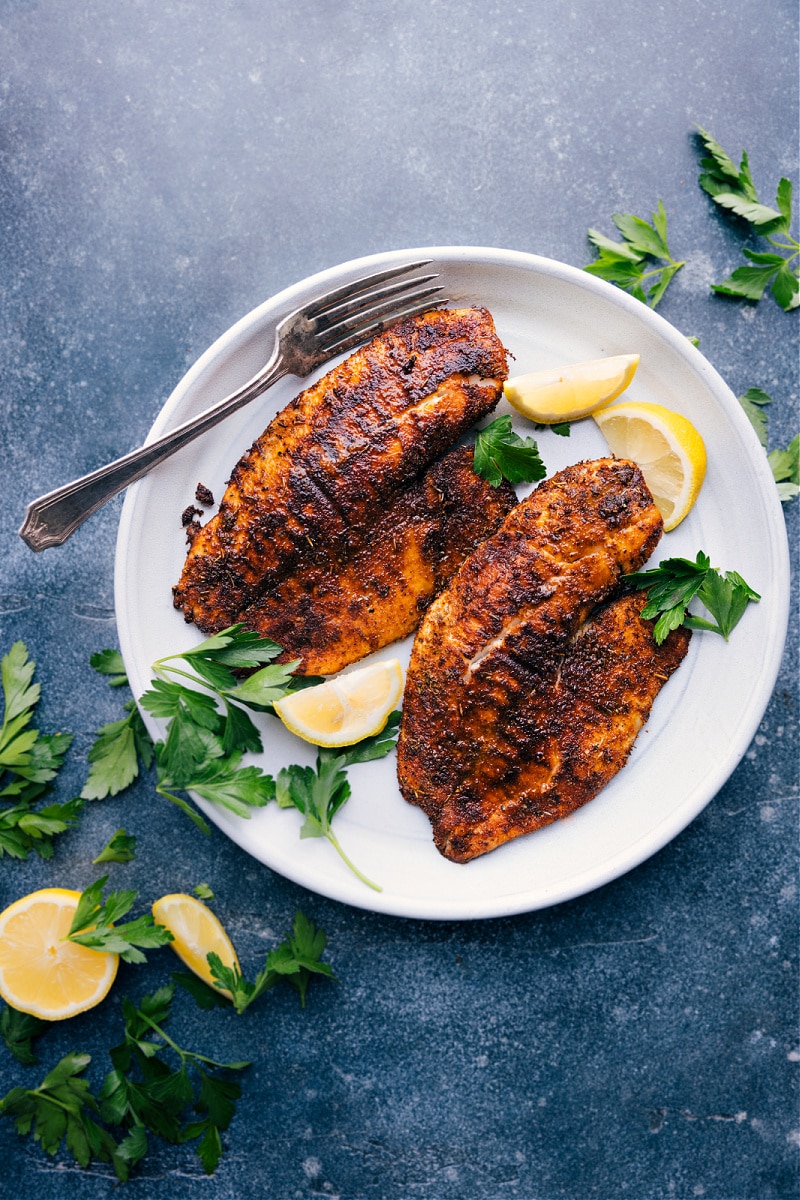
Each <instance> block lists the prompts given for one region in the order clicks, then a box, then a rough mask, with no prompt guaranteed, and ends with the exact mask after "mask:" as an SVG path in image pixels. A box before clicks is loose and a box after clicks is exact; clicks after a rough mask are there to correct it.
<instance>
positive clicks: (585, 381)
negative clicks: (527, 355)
mask: <svg viewBox="0 0 800 1200" xmlns="http://www.w3.org/2000/svg"><path fill="white" fill-rule="evenodd" d="M638 365H639V355H638V354H616V355H612V356H611V357H609V358H592V359H588V360H587V361H586V362H579V363H571V364H569V365H567V366H563V367H548V368H546V369H545V370H543V371H532V372H530V374H528V375H517V376H515V377H514V378H512V379H507V380H506V382H505V384H504V385H503V393H504V395H505V398H506V400H507V401H508V403H509V404H510V405H511V406H512V408H515V409H516V410H517V412H521V413H522V414H523V416H526V417H529V418H530V419H531V420H532V421H536V422H538V424H540V425H555V424H557V423H559V422H560V421H577V420H578V418H579V417H587V416H588V415H589V414H590V413H592V412H595V410H596V409H598V408H600V406H601V405H603V404H610V403H611V401H612V400H616V398H617V396H619V395H621V394H622V392H624V391H625V388H626V387H627V386H628V384H629V383H630V381H631V380H632V379H633V376H634V374H635V373H636V368H637V367H638Z"/></svg>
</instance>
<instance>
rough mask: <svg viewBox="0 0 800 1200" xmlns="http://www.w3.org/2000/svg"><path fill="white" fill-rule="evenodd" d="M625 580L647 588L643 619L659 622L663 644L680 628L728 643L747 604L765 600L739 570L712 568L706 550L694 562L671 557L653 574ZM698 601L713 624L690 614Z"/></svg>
mask: <svg viewBox="0 0 800 1200" xmlns="http://www.w3.org/2000/svg"><path fill="white" fill-rule="evenodd" d="M625 578H626V579H627V580H628V581H629V582H630V583H632V584H633V586H634V587H636V588H639V589H642V588H646V589H647V604H646V605H645V607H644V608H643V609H642V616H643V617H645V618H647V619H650V620H655V622H656V623H655V627H654V631H653V632H654V636H655V639H656V641H657V642H658V643H659V645H660V644H661V642H663V641H664V640H665V638H666V637H667V636H668V635H669V634H670V633H671V632H672V630H673V629H677V628H678V626H680V625H686V626H688V628H690V629H706V630H710V631H711V632H712V633H718V634H721V636H722V637H724V638H725V641H727V640H728V637H729V635H730V633H731V631H732V630H733V629H734V627H735V626H736V625H738V623H739V621H740V620H741V618H742V616H743V615H744V611H745V609H746V608H747V605H748V604H749V603H750V602H751V601H758V600H760V599H761V597H760V595H759V594H758V592H756V591H754V590H753V588H751V587H750V585H749V583H747V582H746V581H745V580H744V579H743V578H742V576H741V575H739V573H738V572H737V571H727V572H721V571H718V570H717V569H716V567H712V566H711V561H710V559H709V558H708V555H706V554H704V553H703V551H702V550H700V551H699V552H698V554H697V557H696V559H695V561H694V562H692V560H691V559H689V558H667V559H664V561H663V562H661V563H660V564H659V565H658V566H657V567H654V568H652V569H651V570H649V571H637V572H635V573H634V574H632V575H626V576H625ZM695 598H696V599H697V600H699V601H700V602H701V603H702V604H703V605H705V607H706V609H707V610H708V612H709V613H710V614H711V616H712V617H713V620H712V621H709V620H707V619H706V618H705V617H701V616H698V615H696V614H695V613H690V612H689V611H688V608H689V605H690V604H691V602H692V601H693V600H694V599H695Z"/></svg>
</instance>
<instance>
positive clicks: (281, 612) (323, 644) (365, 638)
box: [241, 446, 517, 675]
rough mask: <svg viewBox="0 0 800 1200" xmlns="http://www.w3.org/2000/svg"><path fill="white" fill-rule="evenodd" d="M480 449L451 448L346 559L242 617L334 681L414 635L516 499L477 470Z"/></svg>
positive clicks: (323, 566) (306, 575)
mask: <svg viewBox="0 0 800 1200" xmlns="http://www.w3.org/2000/svg"><path fill="white" fill-rule="evenodd" d="M472 459H473V448H472V447H471V446H461V447H457V448H456V449H454V450H450V451H449V452H448V453H447V454H445V455H444V456H443V457H442V458H441V459H437V461H436V462H434V463H433V464H432V466H430V467H429V468H428V470H427V471H425V472H424V474H423V475H422V476H421V477H420V478H418V479H417V480H415V481H414V482H413V483H412V484H411V485H410V486H409V487H407V488H404V489H403V490H402V491H401V492H399V493H398V494H397V495H396V496H394V497H393V498H392V499H391V501H390V503H389V504H388V506H387V507H385V508H384V509H383V510H382V511H381V512H380V513H379V514H378V515H377V519H376V520H375V523H374V524H373V525H371V526H369V527H368V528H367V530H366V531H364V530H362V535H361V537H360V540H356V538H355V537H353V538H352V539H351V543H350V545H349V547H348V550H347V553H346V554H345V555H343V556H342V557H341V558H338V559H337V558H335V557H333V556H331V555H324V554H320V555H319V556H318V557H317V558H316V559H315V560H314V561H313V562H310V563H308V564H306V565H305V566H303V567H301V568H300V569H299V570H297V571H296V572H294V573H292V574H291V575H290V576H288V577H287V578H286V579H284V580H283V581H282V582H281V583H279V584H278V585H277V587H275V588H270V589H269V590H268V591H266V592H264V594H263V595H262V596H261V597H260V598H259V599H258V600H256V601H254V602H253V604H251V605H250V606H249V607H248V608H246V609H244V611H243V612H242V614H241V620H242V621H243V622H244V624H245V625H246V626H247V628H248V629H255V630H257V631H258V632H259V633H261V634H264V635H265V636H267V637H271V638H272V639H273V641H275V642H277V643H278V645H279V646H282V647H283V650H284V653H283V654H282V655H281V658H282V659H283V660H284V661H285V660H294V659H297V658H299V659H301V664H300V666H299V667H298V668H297V674H302V675H332V674H335V673H336V672H337V671H340V670H342V668H343V667H345V666H347V665H348V663H352V662H356V661H357V660H358V659H360V658H363V657H364V656H365V655H367V654H370V653H371V652H372V651H375V650H378V649H380V648H381V647H383V646H387V645H389V644H390V643H391V642H394V641H398V640H399V639H400V638H404V637H407V636H408V635H409V634H410V633H413V631H414V630H415V629H416V628H417V626H418V625H419V622H420V620H421V619H422V615H423V613H424V611H425V609H426V608H427V607H428V605H429V604H430V602H431V600H432V599H433V598H434V596H436V595H437V594H438V593H439V592H440V591H441V589H442V588H443V587H444V585H445V584H446V583H447V581H448V580H449V579H450V578H451V576H452V575H453V574H454V573H455V571H456V570H457V568H458V567H459V566H460V565H461V563H462V562H463V560H464V559H465V558H466V557H467V555H468V554H469V553H470V552H471V551H472V550H474V549H475V547H476V546H477V545H479V543H480V542H481V541H483V539H484V538H486V537H488V536H489V535H490V534H492V533H494V531H495V530H496V529H497V527H498V526H499V525H500V523H501V522H502V521H503V519H504V518H505V517H506V516H507V515H508V513H509V512H510V511H511V509H512V508H513V506H514V505H515V504H516V502H517V498H516V493H515V492H514V489H513V488H512V487H511V486H510V484H506V483H504V484H502V485H501V486H500V487H498V488H493V487H492V486H491V485H490V484H488V483H486V482H485V481H484V480H483V479H481V478H480V477H479V476H478V475H476V474H475V472H474V470H473V468H472Z"/></svg>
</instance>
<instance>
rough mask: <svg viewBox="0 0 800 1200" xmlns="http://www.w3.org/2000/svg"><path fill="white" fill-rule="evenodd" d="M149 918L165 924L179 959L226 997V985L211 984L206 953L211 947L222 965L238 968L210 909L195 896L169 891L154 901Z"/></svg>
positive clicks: (219, 925)
mask: <svg viewBox="0 0 800 1200" xmlns="http://www.w3.org/2000/svg"><path fill="white" fill-rule="evenodd" d="M153 918H154V920H155V921H157V922H158V924H159V925H165V926H166V928H167V929H168V930H169V931H170V933H171V934H172V937H173V940H172V941H171V942H170V943H169V944H170V946H171V947H172V949H173V950H174V951H175V953H176V954H177V956H178V958H179V959H180V960H181V962H183V963H185V964H186V966H187V967H188V968H189V970H190V971H194V973H195V975H197V976H199V978H200V979H202V980H203V982H204V983H208V984H210V986H211V987H213V988H216V990H217V991H220V992H222V994H223V995H224V996H228V998H230V992H229V991H228V990H227V989H226V988H217V985H216V984H215V983H214V976H213V975H212V974H211V967H210V966H209V965H208V959H207V955H209V954H210V953H211V952H212V950H213V952H214V953H215V954H218V955H219V957H220V961H221V962H222V965H223V966H224V967H231V968H232V969H233V968H235V969H236V970H238V971H240V973H241V968H240V967H239V959H238V958H237V957H236V951H235V950H234V948H233V943H232V942H231V939H230V938H229V937H228V935H227V933H226V932H225V929H224V928H223V926H222V923H221V922H220V920H219V918H218V917H217V916H216V915H215V914H214V913H213V912H212V911H211V909H210V908H208V907H207V905H205V904H203V902H202V900H198V899H197V898H196V897H195V896H189V895H187V894H186V893H185V892H172V893H171V894H170V895H169V896H162V897H161V899H160V900H156V901H155V903H154V904H153Z"/></svg>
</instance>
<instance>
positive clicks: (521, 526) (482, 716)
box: [398, 459, 688, 862]
mask: <svg viewBox="0 0 800 1200" xmlns="http://www.w3.org/2000/svg"><path fill="white" fill-rule="evenodd" d="M661 531H662V521H661V517H660V515H659V513H658V510H657V509H656V507H655V505H654V504H653V502H652V498H651V496H650V493H649V491H648V490H647V487H646V485H645V483H644V480H643V478H642V475H641V472H640V471H639V469H638V468H637V467H636V466H635V465H634V464H633V463H630V462H625V461H619V460H616V459H600V460H597V461H595V462H588V463H579V464H578V465H576V466H574V467H569V468H567V469H566V470H565V471H562V472H560V473H559V474H558V475H555V476H554V477H553V478H552V479H550V480H546V481H545V482H544V483H542V484H541V485H540V486H539V487H538V488H537V489H536V490H535V491H534V492H533V493H532V494H531V495H530V496H529V497H528V499H527V500H525V501H523V502H522V503H521V504H519V505H517V507H516V508H515V509H513V510H512V512H511V514H510V515H509V516H508V517H507V518H506V520H505V521H504V522H503V524H502V525H501V526H500V528H499V530H498V532H497V533H496V534H494V535H492V536H491V537H490V538H488V539H487V540H486V541H484V542H483V543H482V544H481V545H480V546H479V547H478V549H477V550H476V551H475V552H474V553H473V554H472V555H471V556H470V557H469V558H468V559H467V560H466V562H465V563H464V565H463V567H461V569H460V570H459V571H458V572H457V574H456V575H455V577H454V578H453V580H452V581H451V583H450V584H449V585H448V586H447V587H446V588H445V590H444V591H443V592H442V593H441V594H440V596H439V597H438V598H437V600H435V601H434V603H433V604H432V605H431V607H430V609H429V610H428V613H427V615H426V617H425V619H424V620H423V622H422V624H421V626H420V629H419V632H418V633H417V637H416V639H415V643H414V649H413V652H412V657H411V663H410V665H409V669H408V675H407V680H406V691H405V698H404V703H403V720H402V724H401V731H400V738H399V741H398V779H399V783H400V788H401V791H402V793H403V795H404V796H405V798H406V799H407V800H408V801H409V802H410V803H412V804H416V805H418V806H419V807H421V808H422V809H423V810H424V811H425V812H426V814H427V815H428V817H429V819H430V820H431V823H432V826H433V830H434V840H435V842H436V845H437V847H438V849H439V850H440V852H441V853H442V854H443V855H444V856H445V857H447V858H450V859H453V860H454V861H457V862H467V861H468V860H469V859H472V858H475V857H476V856H477V855H480V854H484V853H486V852H487V851H489V850H492V849H494V848H495V847H496V846H498V845H500V844H502V843H503V842H505V841H508V840H509V839H510V838H514V837H518V836H519V835H520V834H524V833H529V832H531V831H532V830H534V829H538V828H540V827H541V826H542V825H545V824H548V823H549V822H550V821H553V820H556V819H557V818H558V817H561V816H564V815H566V814H567V813H568V812H571V811H573V809H575V808H577V807H579V806H580V805H582V804H585V803H586V801H587V800H589V799H591V797H592V796H594V795H596V794H597V792H598V791H599V790H600V788H602V787H603V786H605V784H606V783H607V782H608V780H609V779H610V778H611V777H612V776H613V775H614V774H615V773H616V772H617V771H618V770H619V769H620V768H621V767H622V765H623V764H624V762H625V761H626V759H627V756H628V754H629V752H630V749H631V747H632V745H633V742H634V739H635V737H636V734H637V732H638V730H639V728H640V727H641V725H642V724H643V722H644V720H646V717H647V714H648V713H649V710H650V705H651V704H652V703H653V700H654V699H655V696H656V695H657V694H658V691H659V690H660V688H661V686H662V685H663V683H664V681H665V679H666V678H668V677H669V675H670V674H671V673H672V671H673V670H675V669H676V667H677V666H678V664H679V663H680V661H681V660H682V658H683V655H684V654H685V652H686V647H687V645H688V636H687V634H686V632H685V631H676V634H675V635H672V636H671V637H670V639H668V640H667V642H665V643H664V644H663V645H662V646H660V647H659V646H657V645H656V643H655V640H654V638H653V636H652V629H651V626H650V623H649V622H645V621H643V620H642V619H641V617H640V612H641V607H642V605H643V603H644V601H643V597H642V596H633V597H632V596H627V597H623V598H622V599H619V600H615V601H610V602H609V603H607V604H606V605H605V607H604V608H602V609H601V610H600V611H599V613H598V615H597V616H596V618H595V617H593V616H591V614H592V613H593V610H595V609H597V606H598V605H602V604H604V603H605V602H606V601H609V598H610V597H611V596H612V595H613V594H614V592H615V589H617V588H618V585H619V581H620V578H621V576H622V575H623V574H626V573H628V572H631V571H636V570H638V569H639V568H640V567H641V566H642V565H643V564H644V562H645V561H646V559H647V558H648V557H649V555H650V553H651V552H652V550H653V549H654V547H655V545H656V543H657V542H658V540H659V538H660V536H661Z"/></svg>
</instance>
